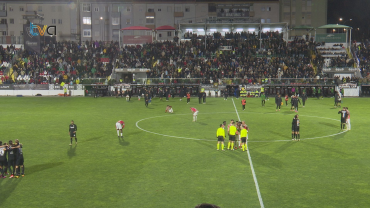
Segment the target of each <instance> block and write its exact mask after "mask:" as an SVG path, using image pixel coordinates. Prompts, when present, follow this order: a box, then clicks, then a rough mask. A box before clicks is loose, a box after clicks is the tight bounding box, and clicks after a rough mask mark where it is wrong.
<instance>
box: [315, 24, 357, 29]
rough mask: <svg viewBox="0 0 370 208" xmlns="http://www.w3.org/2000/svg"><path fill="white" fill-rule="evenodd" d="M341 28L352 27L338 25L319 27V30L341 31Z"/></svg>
mask: <svg viewBox="0 0 370 208" xmlns="http://www.w3.org/2000/svg"><path fill="white" fill-rule="evenodd" d="M341 28H352V27H350V26H347V25H338V24H328V25H323V26H320V27H318V29H341Z"/></svg>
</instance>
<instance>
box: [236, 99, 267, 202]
mask: <svg viewBox="0 0 370 208" xmlns="http://www.w3.org/2000/svg"><path fill="white" fill-rule="evenodd" d="M231 100H232V101H233V105H234V108H235V112H236V115H237V116H238V119H239V121H240V117H239V113H238V110H237V109H236V106H235V102H234V98H232V99H231ZM247 142H248V141H247ZM247 153H248V160H249V163H250V165H251V171H252V175H253V180H254V184H255V186H256V190H257V195H258V200H259V201H260V205H261V208H264V207H265V205H264V204H263V200H262V196H261V192H260V187H259V186H258V181H257V176H256V173H255V172H254V168H253V163H252V157H251V155H250V154H249V149H248V145H247Z"/></svg>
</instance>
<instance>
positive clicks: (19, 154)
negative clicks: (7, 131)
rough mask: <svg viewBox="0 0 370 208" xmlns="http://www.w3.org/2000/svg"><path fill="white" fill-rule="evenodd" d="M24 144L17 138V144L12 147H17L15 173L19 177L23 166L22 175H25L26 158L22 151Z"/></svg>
mask: <svg viewBox="0 0 370 208" xmlns="http://www.w3.org/2000/svg"><path fill="white" fill-rule="evenodd" d="M22 146H23V145H22V144H20V143H19V140H18V139H16V140H15V146H14V147H12V148H13V149H17V150H18V151H17V160H16V161H15V173H16V176H15V177H16V178H19V176H20V175H21V174H20V168H22V177H24V165H23V163H24V158H23V151H22Z"/></svg>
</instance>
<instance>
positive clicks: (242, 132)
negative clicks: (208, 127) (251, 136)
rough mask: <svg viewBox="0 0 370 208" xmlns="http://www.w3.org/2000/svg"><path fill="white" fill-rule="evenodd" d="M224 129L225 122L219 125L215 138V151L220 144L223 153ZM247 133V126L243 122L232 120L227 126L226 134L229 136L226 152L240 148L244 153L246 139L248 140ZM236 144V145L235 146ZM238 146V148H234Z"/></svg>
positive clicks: (218, 148)
mask: <svg viewBox="0 0 370 208" xmlns="http://www.w3.org/2000/svg"><path fill="white" fill-rule="evenodd" d="M225 127H226V121H224V122H223V123H222V124H220V127H219V128H218V129H217V132H216V137H217V139H218V142H217V150H220V144H221V150H222V151H225V149H224V148H225V144H224V142H225V137H226V133H225ZM248 131H249V128H248V126H247V124H246V123H245V122H244V121H236V122H234V120H233V119H232V120H231V121H230V124H229V125H228V126H227V134H228V136H229V142H228V144H227V149H228V150H234V149H238V147H239V148H241V149H242V150H243V152H244V151H247V150H248V148H247V139H248ZM236 142H238V144H236ZM236 145H238V146H236Z"/></svg>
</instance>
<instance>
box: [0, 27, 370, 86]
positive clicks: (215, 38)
mask: <svg viewBox="0 0 370 208" xmlns="http://www.w3.org/2000/svg"><path fill="white" fill-rule="evenodd" d="M184 37H185V38H186V37H188V39H186V40H183V41H179V42H178V41H164V42H153V43H147V44H143V45H126V46H124V47H123V48H119V44H118V42H99V41H93V42H89V41H86V42H84V43H77V42H70V41H63V42H56V43H49V44H46V45H45V47H43V48H42V49H41V52H40V53H34V52H31V51H28V50H17V49H15V48H14V47H12V46H8V47H7V48H2V47H0V61H1V64H2V68H1V69H2V72H3V73H4V74H5V71H6V69H9V68H10V70H11V73H12V75H13V76H14V78H15V79H16V82H18V83H38V84H42V83H45V84H47V83H61V82H62V81H63V82H65V83H70V82H72V83H78V82H79V81H80V80H81V79H84V78H97V77H102V78H105V77H108V76H110V75H111V74H112V70H113V69H114V68H115V67H120V68H124V67H126V68H146V69H150V70H148V71H147V77H148V78H172V79H177V78H202V79H205V80H207V82H210V83H212V82H218V81H219V80H220V79H223V78H241V79H243V80H245V81H246V82H258V81H259V80H261V79H266V78H314V77H316V76H317V75H318V74H319V73H321V70H322V67H323V65H324V57H322V56H320V54H318V53H317V50H315V43H314V41H313V39H308V38H306V39H301V38H297V37H296V38H295V39H293V40H292V41H289V42H286V41H284V39H283V38H282V34H281V33H279V32H266V33H262V34H259V33H254V32H253V33H250V32H241V33H225V36H221V35H220V34H219V33H214V34H213V35H211V36H209V37H207V38H206V37H204V36H202V37H201V36H196V35H194V34H191V33H187V34H185V35H184ZM260 37H262V39H260ZM364 44H366V47H365V45H364ZM369 48H370V45H369V42H366V43H362V45H361V46H359V47H358V50H357V53H358V56H359V59H360V60H361V61H360V63H361V68H363V72H364V71H365V72H367V71H368V68H369V66H370V64H369V62H368V60H369V58H370V52H369ZM338 59H339V60H338ZM345 62H346V61H345ZM339 63H343V61H342V60H341V57H338V58H337V59H333V60H332V64H334V65H338V64H339ZM312 64H313V65H312ZM2 82H3V83H11V82H12V80H11V78H10V77H8V76H2Z"/></svg>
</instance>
